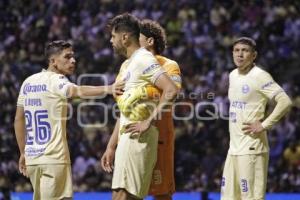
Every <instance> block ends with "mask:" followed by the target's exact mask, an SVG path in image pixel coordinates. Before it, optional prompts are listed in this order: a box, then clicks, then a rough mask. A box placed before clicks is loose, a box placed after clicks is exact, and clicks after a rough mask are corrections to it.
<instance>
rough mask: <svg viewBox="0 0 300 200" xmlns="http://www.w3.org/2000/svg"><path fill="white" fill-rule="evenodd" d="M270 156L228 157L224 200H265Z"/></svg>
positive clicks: (225, 169) (222, 197)
mask: <svg viewBox="0 0 300 200" xmlns="http://www.w3.org/2000/svg"><path fill="white" fill-rule="evenodd" d="M268 162H269V154H268V153H262V154H253V155H229V154H228V155H227V158H226V161H225V166H224V171H223V177H222V183H221V199H222V200H254V199H255V200H263V199H264V198H265V193H266V184H267V173H268V171H267V170H268Z"/></svg>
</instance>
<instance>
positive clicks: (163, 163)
mask: <svg viewBox="0 0 300 200" xmlns="http://www.w3.org/2000/svg"><path fill="white" fill-rule="evenodd" d="M155 57H156V59H157V60H158V63H159V64H160V65H161V66H162V68H163V69H164V70H165V71H166V72H167V74H168V75H169V77H170V78H171V80H173V81H174V83H175V84H176V86H177V87H178V88H181V73H180V69H179V66H178V64H177V63H176V62H175V61H173V60H170V59H168V58H166V57H163V56H158V55H157V56H155ZM147 91H148V95H150V96H152V95H155V96H156V95H157V94H155V91H157V89H154V88H153V89H152V88H151V87H149V88H147ZM156 126H157V128H158V130H159V140H158V155H157V163H156V166H155V168H154V171H153V176H152V182H151V186H150V189H149V194H151V195H162V194H173V193H174V192H175V178H174V124H173V117H172V110H171V108H170V110H169V111H165V112H163V113H162V116H161V119H160V120H157V121H156Z"/></svg>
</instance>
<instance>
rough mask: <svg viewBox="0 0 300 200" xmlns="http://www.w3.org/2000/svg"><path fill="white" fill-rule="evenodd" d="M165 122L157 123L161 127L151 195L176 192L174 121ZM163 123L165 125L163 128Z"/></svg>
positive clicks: (150, 190)
mask: <svg viewBox="0 0 300 200" xmlns="http://www.w3.org/2000/svg"><path fill="white" fill-rule="evenodd" d="M163 119H164V118H163ZM171 120H172V119H171ZM168 121H169V120H168ZM165 122H166V120H161V121H159V122H157V124H156V125H157V127H158V129H159V140H158V151H157V162H156V165H155V167H154V171H153V175H152V181H151V185H150V189H149V194H150V195H163V194H173V193H174V192H175V178H174V129H173V121H172V123H165ZM169 122H170V121H169ZM162 124H163V125H164V127H163V128H162ZM170 125H171V127H170Z"/></svg>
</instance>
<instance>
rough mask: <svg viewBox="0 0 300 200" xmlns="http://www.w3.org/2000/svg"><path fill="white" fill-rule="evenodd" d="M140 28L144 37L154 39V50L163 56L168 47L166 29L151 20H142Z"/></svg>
mask: <svg viewBox="0 0 300 200" xmlns="http://www.w3.org/2000/svg"><path fill="white" fill-rule="evenodd" d="M140 27H141V33H142V34H143V35H145V36H146V37H147V38H149V37H152V38H153V39H154V50H155V52H156V53H157V54H161V53H162V52H163V51H164V50H165V48H166V46H167V36H166V32H165V30H164V28H163V27H161V25H160V24H159V23H157V22H156V21H153V20H150V19H145V20H142V21H141V24H140Z"/></svg>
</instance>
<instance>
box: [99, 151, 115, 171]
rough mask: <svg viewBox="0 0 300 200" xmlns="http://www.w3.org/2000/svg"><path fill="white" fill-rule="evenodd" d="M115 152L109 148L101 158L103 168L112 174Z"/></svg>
mask: <svg viewBox="0 0 300 200" xmlns="http://www.w3.org/2000/svg"><path fill="white" fill-rule="evenodd" d="M115 151H116V150H115V149H111V148H107V149H106V150H105V152H104V154H103V156H102V158H101V167H102V169H103V170H104V171H105V172H108V173H111V172H112V171H113V169H114V160H115Z"/></svg>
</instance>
